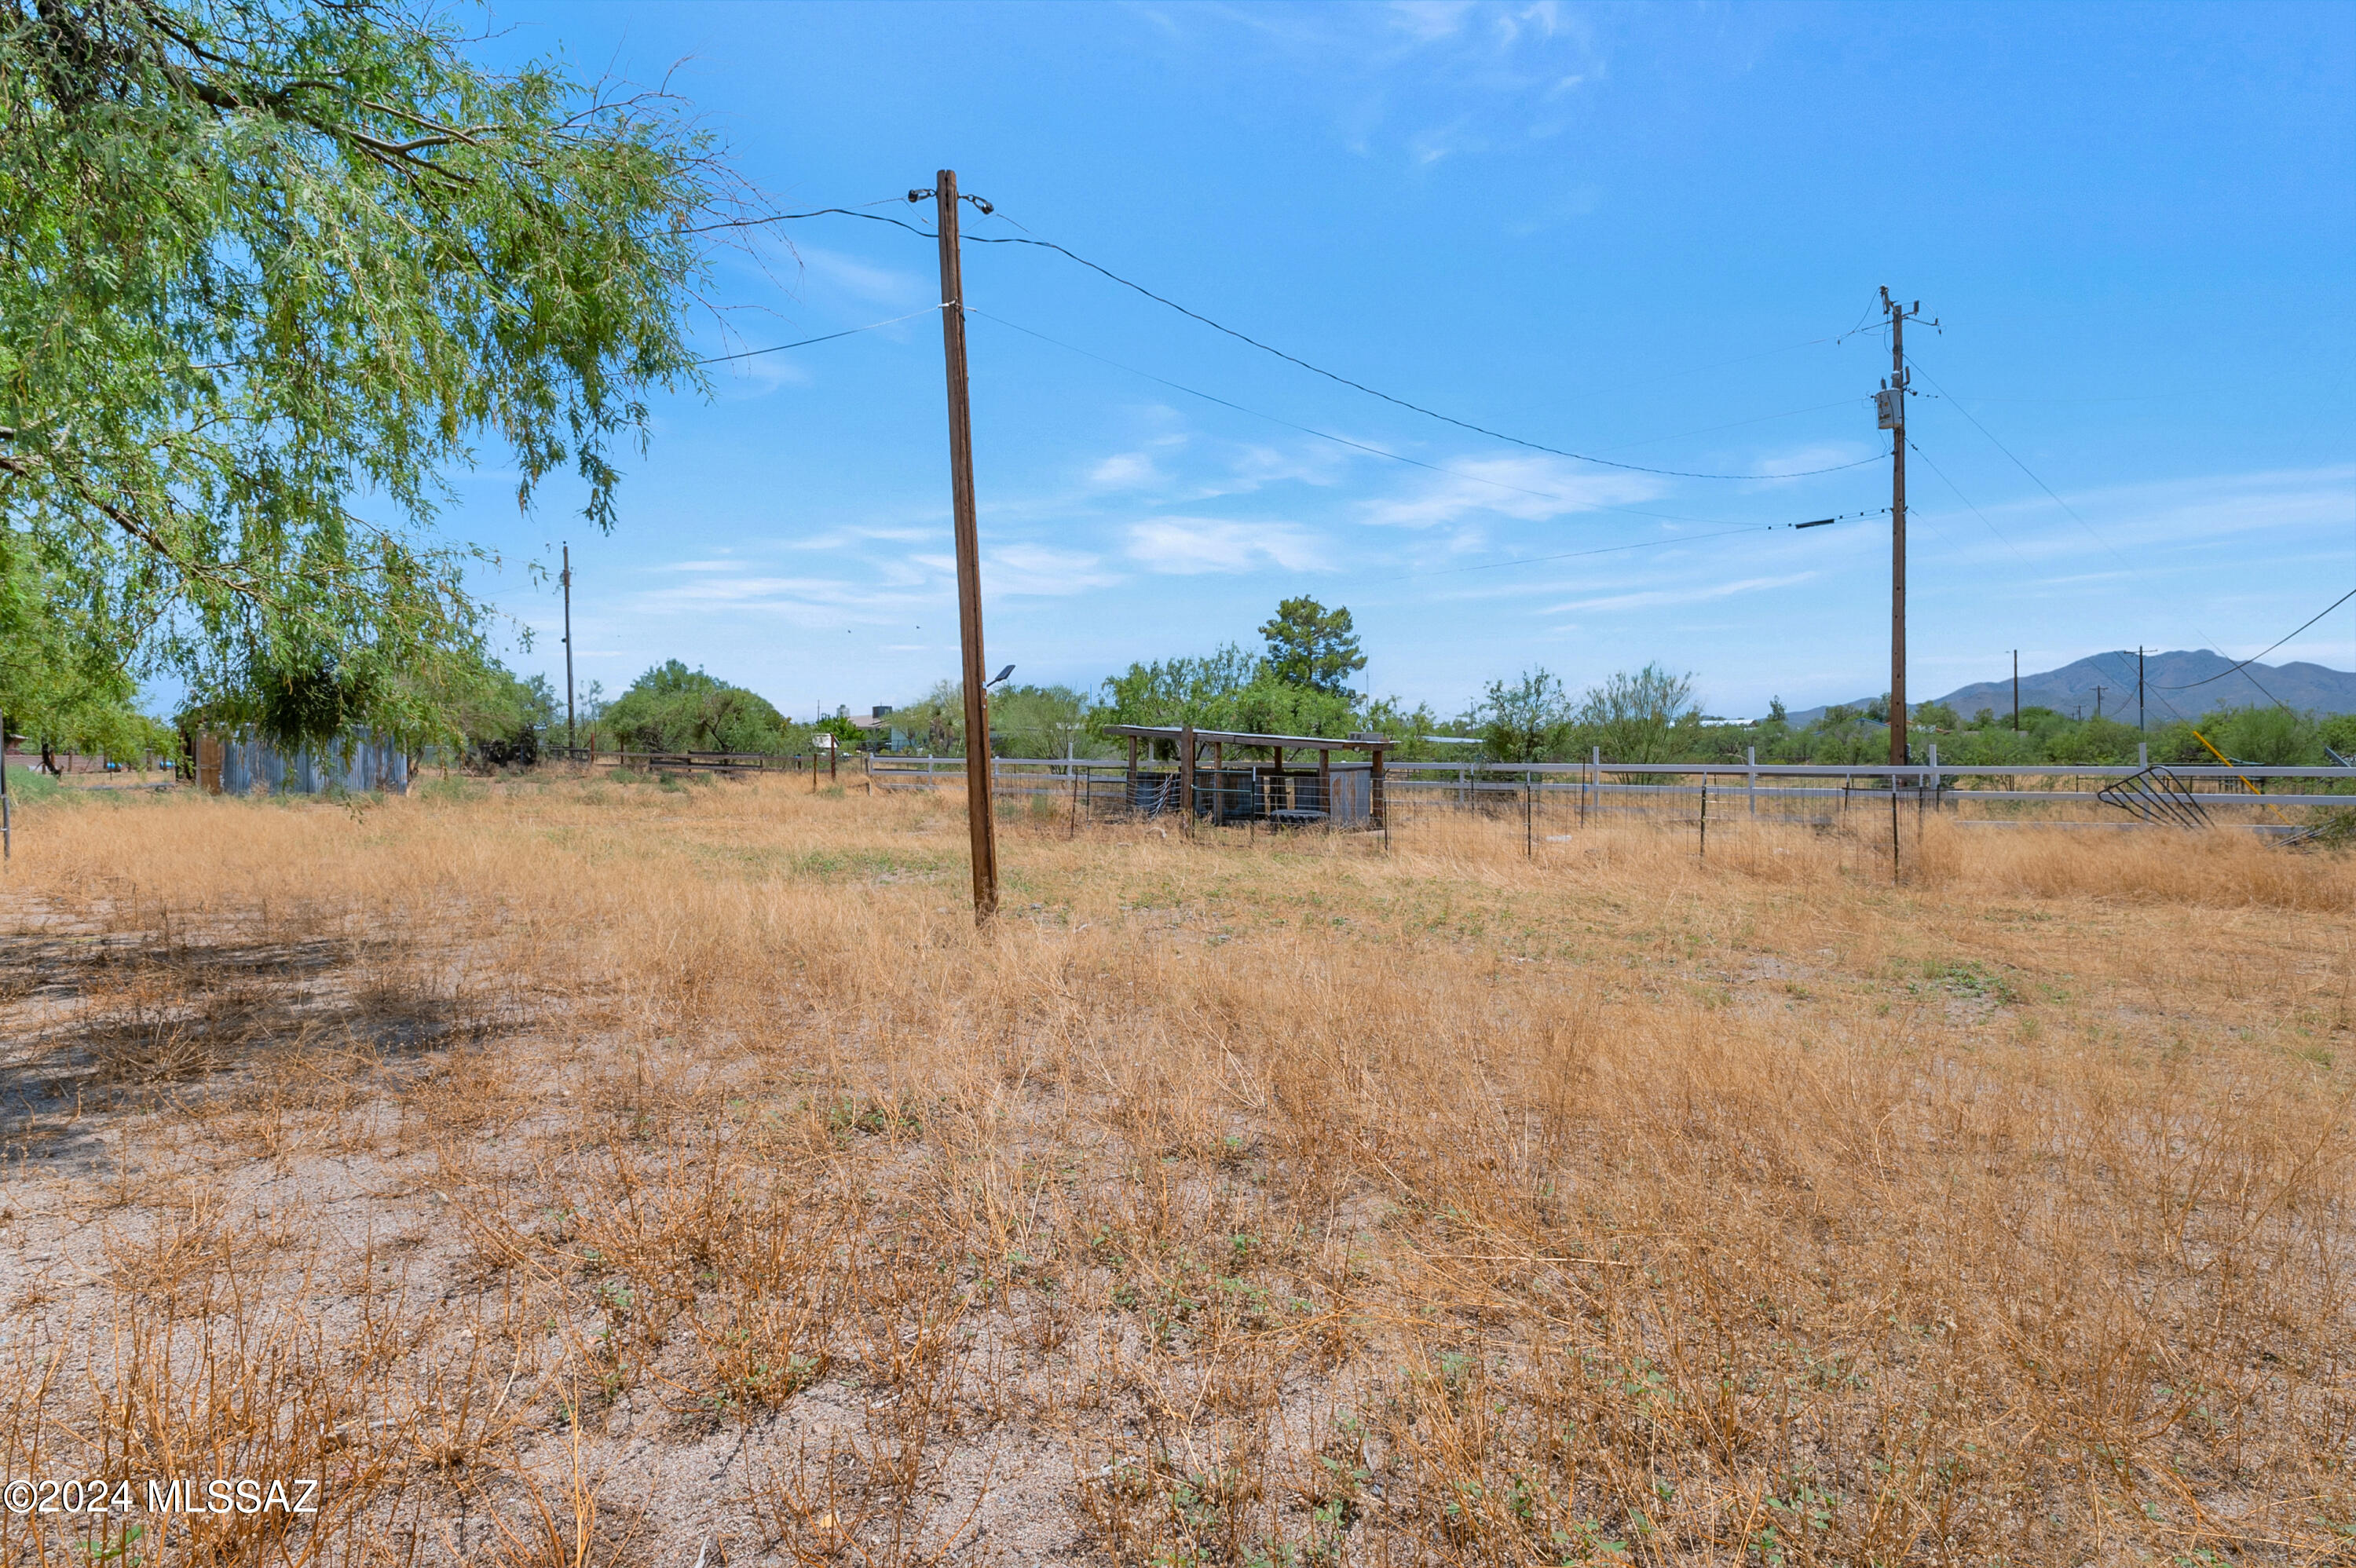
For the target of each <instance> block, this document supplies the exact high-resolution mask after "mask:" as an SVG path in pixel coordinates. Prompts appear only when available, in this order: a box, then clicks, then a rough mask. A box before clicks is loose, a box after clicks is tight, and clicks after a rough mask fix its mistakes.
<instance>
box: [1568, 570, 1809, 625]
mask: <svg viewBox="0 0 2356 1568" xmlns="http://www.w3.org/2000/svg"><path fill="white" fill-rule="evenodd" d="M1815 575H1816V574H1815V572H1813V571H1795V572H1791V573H1789V574H1787V575H1785V576H1783V577H1746V578H1743V579H1742V580H1740V581H1736V582H1718V583H1712V584H1710V585H1709V586H1708V587H1706V588H1654V589H1647V590H1645V591H1644V592H1638V593H1610V594H1605V595H1602V596H1601V597H1599V598H1594V599H1572V600H1568V601H1566V602H1564V603H1560V604H1550V605H1548V606H1547V608H1546V609H1544V610H1541V611H1540V612H1538V613H1540V614H1542V615H1566V614H1569V613H1572V612H1574V611H1579V610H1647V609H1653V608H1655V607H1657V606H1660V605H1664V604H1699V603H1707V602H1708V601H1709V600H1712V599H1731V598H1733V597H1734V596H1735V595H1737V594H1739V593H1761V592H1765V591H1767V590H1768V589H1770V588H1789V587H1791V586H1792V585H1793V584H1794V583H1795V582H1805V581H1808V580H1809V579H1811V578H1813V577H1815Z"/></svg>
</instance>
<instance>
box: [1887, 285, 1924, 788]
mask: <svg viewBox="0 0 2356 1568" xmlns="http://www.w3.org/2000/svg"><path fill="white" fill-rule="evenodd" d="M1915 304H1916V307H1917V308H1918V309H1919V308H1920V306H1921V304H1922V302H1921V301H1919V300H1918V301H1916V302H1915ZM1881 308H1882V310H1883V311H1885V312H1886V313H1888V315H1889V316H1890V393H1891V396H1890V399H1889V400H1888V401H1889V407H1890V410H1891V412H1890V413H1889V414H1888V415H1887V416H1886V422H1887V425H1888V428H1889V430H1890V766H1891V767H1893V768H1902V767H1904V766H1905V765H1906V763H1907V760H1908V759H1907V753H1906V316H1907V314H1908V313H1907V311H1906V308H1905V307H1904V306H1902V305H1901V304H1899V303H1898V302H1897V301H1896V300H1894V299H1891V298H1890V291H1889V289H1887V288H1884V289H1883V290H1882V291H1881ZM1897 787H1898V780H1897V778H1896V777H1895V776H1894V775H1893V776H1892V777H1891V779H1890V788H1891V789H1892V790H1895V789H1896V788H1897Z"/></svg>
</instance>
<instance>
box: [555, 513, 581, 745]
mask: <svg viewBox="0 0 2356 1568" xmlns="http://www.w3.org/2000/svg"><path fill="white" fill-rule="evenodd" d="M559 581H562V583H563V584H564V749H565V750H566V751H568V752H569V751H571V750H572V749H573V746H574V745H575V744H577V743H578V742H576V741H574V740H573V547H572V546H571V545H569V544H568V545H566V546H565V547H564V571H563V574H562V577H561V578H560V579H559Z"/></svg>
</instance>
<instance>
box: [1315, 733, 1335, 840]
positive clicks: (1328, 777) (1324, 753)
mask: <svg viewBox="0 0 2356 1568" xmlns="http://www.w3.org/2000/svg"><path fill="white" fill-rule="evenodd" d="M1317 809H1318V810H1320V811H1322V812H1323V813H1324V814H1325V826H1326V827H1333V747H1331V746H1320V747H1318V748H1317Z"/></svg>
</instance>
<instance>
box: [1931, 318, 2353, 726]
mask: <svg viewBox="0 0 2356 1568" xmlns="http://www.w3.org/2000/svg"><path fill="white" fill-rule="evenodd" d="M1906 364H1907V367H1908V368H1910V369H1915V370H1922V366H1921V365H1920V364H1918V363H1916V362H1915V360H1914V359H1913V357H1912V356H1909V357H1907V360H1906ZM1922 379H1924V380H1926V381H1928V382H1930V383H1931V385H1932V386H1933V387H1934V388H1937V389H1938V392H1939V397H1940V400H1941V401H1943V402H1944V403H1946V404H1947V405H1948V406H1949V407H1951V408H1953V409H1954V411H1956V412H1957V413H1959V414H1961V415H1963V416H1964V417H1965V419H1967V420H1970V421H1972V428H1973V429H1974V430H1976V431H1978V432H1980V433H1981V434H1982V435H1984V436H1986V437H1987V440H1988V444H1989V445H1990V446H1993V447H1995V448H1996V449H1997V451H1998V452H2001V453H2004V454H2005V456H2006V457H2007V458H2008V459H2010V460H2011V463H2012V465H2013V466H2014V467H2015V468H2018V469H2019V470H2020V471H2021V472H2022V473H2023V474H2026V475H2029V480H2030V482H2031V483H2033V484H2034V485H2036V486H2037V487H2038V488H2039V489H2040V490H2042V491H2044V492H2045V494H2046V495H2047V496H2049V497H2051V500H2052V502H2053V504H2054V505H2055V506H2057V507H2061V509H2062V510H2063V511H2064V512H2066V513H2068V514H2069V515H2070V519H2071V521H2072V522H2074V523H2076V524H2077V525H2078V526H2079V527H2080V528H2083V529H2085V530H2086V535H2087V537H2088V538H2089V539H2093V540H2094V542H2095V543H2096V544H2098V545H2101V546H2102V547H2103V548H2104V549H2106V550H2109V551H2110V552H2111V555H2112V557H2113V558H2114V559H2115V560H2117V561H2118V563H2119V564H2120V565H2121V566H2124V567H2126V569H2127V572H2128V574H2129V575H2130V576H2133V577H2135V578H2136V579H2138V580H2141V579H2142V577H2143V573H2142V572H2140V571H2136V564H2135V562H2133V561H2131V560H2128V559H2127V558H2126V556H2124V555H2122V554H2120V553H2119V549H2118V547H2117V546H2116V545H2115V544H2113V543H2111V541H2110V540H2108V539H2104V537H2103V536H2102V535H2101V534H2099V533H2096V532H2095V531H2094V524H2092V523H2090V522H2088V521H2087V520H2086V519H2085V518H2083V517H2080V516H2079V515H2078V511H2077V508H2076V507H2072V506H2071V505H2070V503H2069V502H2067V501H2065V500H2063V499H2062V498H2061V496H2059V495H2056V494H2055V493H2054V489H2053V486H2052V485H2048V484H2047V483H2046V482H2045V481H2044V480H2042V479H2040V478H2039V477H2038V476H2037V473H2036V471H2035V470H2034V469H2032V468H2030V467H2029V464H2026V463H2023V462H2022V461H2021V460H2020V459H2019V458H2018V457H2015V456H2013V452H2012V448H2010V447H2008V446H2007V445H2005V443H2002V442H2000V441H1998V440H1997V438H1996V432H1994V431H1991V430H1989V429H1988V427H1987V426H1986V425H1984V424H1982V423H1980V421H1979V417H1978V416H1977V415H1976V414H1974V413H1973V412H1972V411H1971V410H1969V409H1967V408H1965V407H1964V405H1963V403H1962V402H1961V401H1960V400H1958V399H1957V398H1956V397H1955V395H1954V393H1952V392H1950V391H1948V390H1947V389H1946V388H1945V387H1944V386H1941V385H1940V383H1939V379H1938V378H1937V377H1936V376H1933V375H1932V374H1931V372H1929V371H1928V370H1922ZM2326 613H2329V612H2328V611H2327V612H2326ZM2310 624H2312V623H2310ZM2196 629H2197V628H2196ZM2302 629H2304V628H2302ZM2291 635H2292V636H2297V635H2298V634H2297V632H2294V633H2292V634H2291ZM2203 637H2204V640H2207V641H2211V642H2214V641H2215V640H2216V639H2215V638H2213V637H2208V636H2207V635H2206V634H2205V633H2204V634H2203ZM2276 646H2277V647H2279V646H2280V644H2276ZM2268 651H2269V652H2271V651H2272V650H2271V649H2269V650H2268ZM2245 662H2246V661H2245ZM2232 673H2233V671H2232V670H2228V671H2226V672H2225V674H2227V675H2231V674H2232ZM2211 678H2212V679H2222V678H2223V677H2211ZM2243 678H2244V679H2245V680H2247V681H2248V682H2249V683H2250V684H2251V685H2252V686H2254V687H2256V688H2258V695H2260V696H2261V697H2264V698H2265V699H2266V700H2267V701H2268V702H2271V703H2273V704H2274V705H2275V706H2276V707H2277V708H2279V709H2282V710H2283V711H2284V712H2286V713H2287V712H2289V711H2290V704H2288V703H2286V702H2285V701H2284V700H2283V699H2281V698H2279V697H2276V695H2275V694H2274V693H2273V692H2271V691H2268V690H2267V689H2266V688H2265V686H2263V685H2261V684H2260V683H2259V680H2258V677H2256V676H2254V675H2251V674H2250V673H2249V672H2248V671H2247V670H2244V671H2243ZM2178 689H2181V688H2178Z"/></svg>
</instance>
